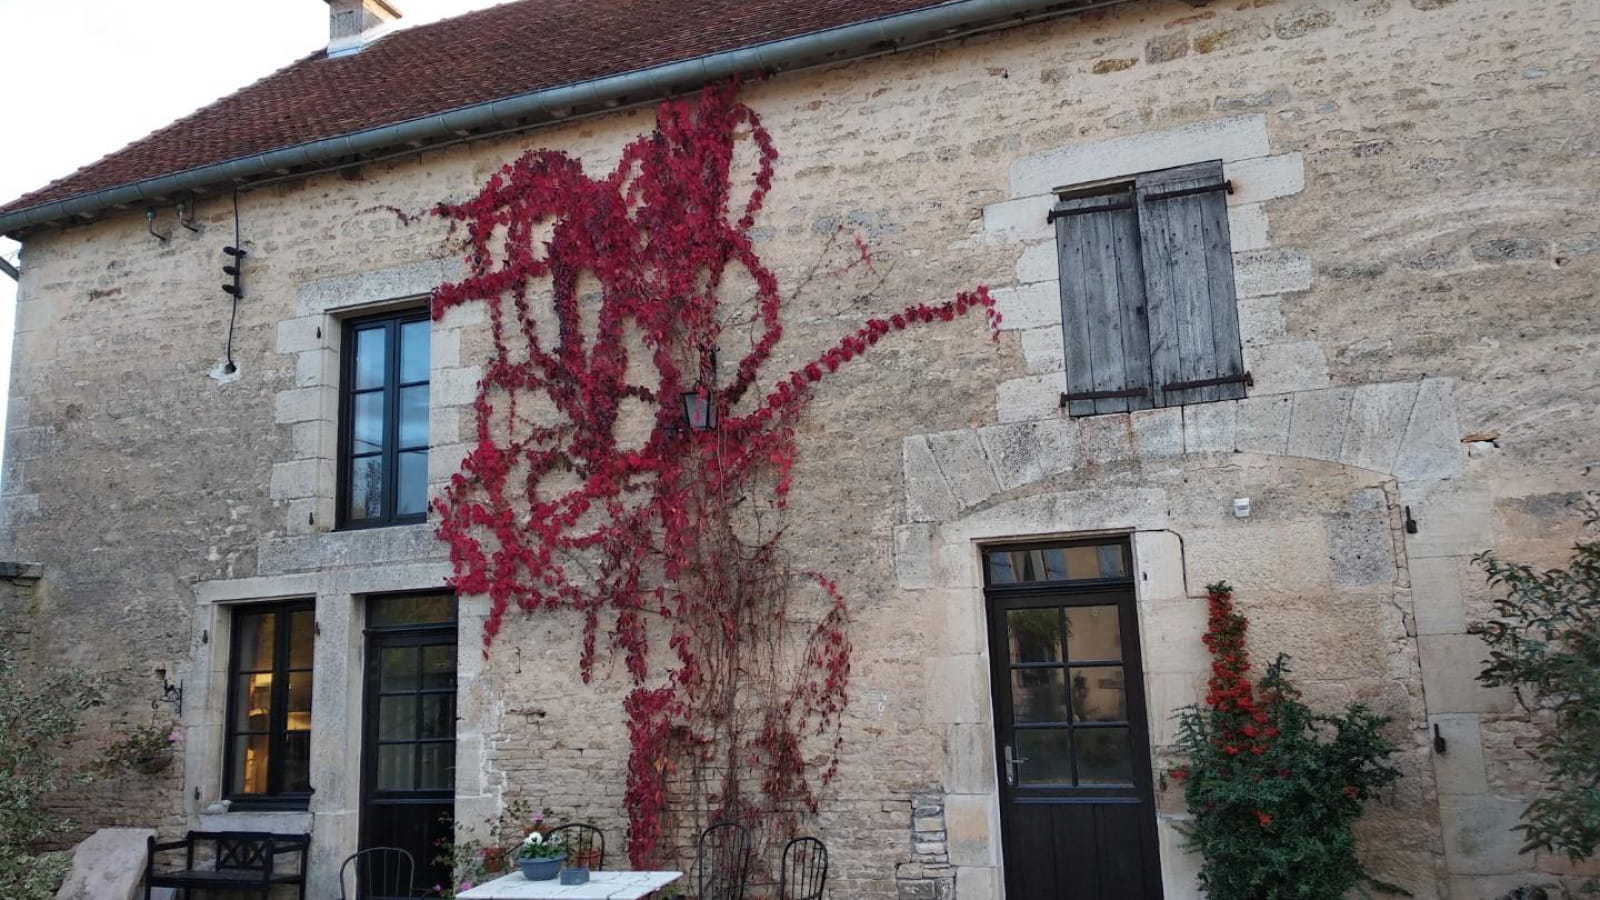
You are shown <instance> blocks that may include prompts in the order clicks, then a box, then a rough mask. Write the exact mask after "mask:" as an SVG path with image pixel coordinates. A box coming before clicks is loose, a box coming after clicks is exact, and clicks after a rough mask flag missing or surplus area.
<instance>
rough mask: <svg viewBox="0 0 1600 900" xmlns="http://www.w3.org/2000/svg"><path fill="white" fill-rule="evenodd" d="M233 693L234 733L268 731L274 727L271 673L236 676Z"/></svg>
mask: <svg viewBox="0 0 1600 900" xmlns="http://www.w3.org/2000/svg"><path fill="white" fill-rule="evenodd" d="M233 691H234V693H233V730H234V731H267V730H268V729H270V728H271V727H272V673H271V672H259V673H256V674H254V675H239V676H236V677H235V679H234V682H233Z"/></svg>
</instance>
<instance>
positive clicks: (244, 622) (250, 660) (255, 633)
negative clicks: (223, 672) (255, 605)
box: [233, 612, 278, 672]
mask: <svg viewBox="0 0 1600 900" xmlns="http://www.w3.org/2000/svg"><path fill="white" fill-rule="evenodd" d="M277 621H278V619H277V616H275V615H274V614H272V613H245V612H241V613H235V614H234V617H233V627H234V628H236V629H238V632H239V643H238V644H237V645H236V646H237V647H238V648H239V656H238V658H237V659H235V660H234V661H233V670H234V671H235V672H250V671H254V670H256V669H270V668H272V646H273V638H274V636H275V635H274V634H273V632H274V631H275V630H276V623H277Z"/></svg>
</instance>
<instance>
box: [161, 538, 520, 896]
mask: <svg viewBox="0 0 1600 900" xmlns="http://www.w3.org/2000/svg"><path fill="white" fill-rule="evenodd" d="M449 575H450V566H449V563H447V562H422V563H391V564H385V565H381V566H360V567H354V568H342V569H326V570H323V571H316V572H303V573H296V574H288V575H273V576H263V577H256V578H242V579H233V580H226V581H210V582H202V583H200V584H197V585H196V586H195V613H194V625H195V630H194V634H195V639H194V641H193V642H192V646H191V648H190V653H191V659H192V664H191V668H190V670H189V671H188V672H186V673H183V674H185V675H186V676H187V678H186V681H187V685H186V691H187V693H186V695H185V701H186V702H185V703H184V711H183V719H182V728H183V731H184V757H183V759H184V793H183V798H184V804H185V807H186V813H187V816H188V818H189V821H190V823H191V827H195V828H200V829H204V830H219V831H226V830H264V831H276V832H289V833H294V832H309V833H311V834H312V845H311V861H310V872H311V881H310V884H309V886H308V889H307V893H308V895H309V896H333V895H336V894H337V892H338V891H337V887H336V885H337V883H338V868H339V865H340V863H341V862H342V861H343V860H344V858H345V857H347V856H349V855H350V854H351V853H354V852H355V850H356V846H357V843H358V841H359V837H360V835H359V826H360V816H361V783H360V781H361V780H360V772H361V743H362V728H361V727H360V724H359V723H360V722H361V721H362V711H363V706H362V703H363V692H364V689H365V678H364V669H363V666H364V654H365V638H364V629H365V624H366V622H365V617H366V604H365V602H364V601H365V599H366V597H367V596H369V595H372V594H386V593H399V592H408V591H418V590H439V589H442V587H443V585H444V584H445V581H446V579H447V578H448V577H449ZM305 598H314V599H315V603H316V623H317V624H316V645H315V651H314V655H313V670H314V672H315V678H314V681H313V685H312V713H311V715H312V726H311V782H312V787H313V793H312V796H311V802H310V808H309V809H308V810H305V811H288V812H279V811H257V810H240V811H231V810H229V809H228V808H227V806H226V805H225V804H223V803H222V802H220V801H221V797H222V794H223V787H224V786H223V783H222V771H223V760H222V754H223V753H224V752H225V748H224V741H225V733H226V724H227V722H226V716H227V706H228V703H227V684H228V665H229V660H228V649H229V646H230V644H231V641H230V638H231V633H232V623H233V616H232V615H231V613H232V611H233V610H235V609H237V608H239V607H241V606H246V605H250V604H254V603H266V602H281V601H284V600H296V599H305ZM482 601H483V598H469V597H463V598H461V599H460V602H459V608H458V623H457V629H458V630H457V637H458V640H459V646H460V647H462V648H465V649H466V652H464V653H463V652H458V654H457V685H458V686H457V698H458V705H459V706H462V707H465V706H466V704H467V702H468V700H469V698H470V697H471V696H472V693H473V692H472V686H473V685H474V684H475V683H476V680H477V679H478V677H479V675H480V673H481V670H482V655H481V654H479V653H475V652H472V650H473V648H475V647H476V646H477V643H478V639H479V636H480V635H481V634H482V630H483V620H484V618H485V615H486V613H487V605H486V603H485V602H482ZM459 716H460V719H459V722H458V725H457V734H456V797H457V801H458V806H459V805H460V804H462V803H466V804H468V808H469V810H470V811H475V810H477V809H478V808H480V807H484V806H491V805H493V804H494V803H496V802H498V801H497V799H496V798H494V797H487V798H486V797H485V794H486V793H489V794H492V793H493V791H492V789H489V788H487V787H486V786H487V785H488V784H489V781H488V778H487V777H486V775H487V773H486V772H485V771H484V768H483V767H484V765H485V762H484V757H483V753H482V751H481V748H482V746H483V739H482V737H481V736H480V735H481V732H480V730H479V728H480V725H481V718H482V717H481V714H479V713H476V712H473V711H471V710H467V709H463V710H462V712H461V713H459ZM486 800H487V802H485V801H486Z"/></svg>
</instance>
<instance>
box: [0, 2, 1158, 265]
mask: <svg viewBox="0 0 1600 900" xmlns="http://www.w3.org/2000/svg"><path fill="white" fill-rule="evenodd" d="M1127 2H1129V0H1069V2H1061V0H1056V2H1041V0H952V2H949V3H941V4H939V5H938V6H930V7H927V8H924V9H918V10H913V11H911V12H906V13H900V14H898V15H892V16H884V17H882V18H878V19H870V20H867V21H864V22H856V23H853V24H850V25H842V26H840V27H838V28H830V29H827V30H825V31H817V32H811V33H809V34H802V35H797V36H795V37H791V38H784V39H783V40H778V41H769V42H767V43H764V44H756V45H753V46H749V47H741V48H739V49H736V50H727V51H723V52H720V53H711V54H707V55H704V56H697V57H694V58H692V59H686V60H679V61H677V62H671V63H665V64H663V65H659V66H652V67H650V68H648V69H639V70H636V71H633V72H624V73H621V74H618V75H610V76H607V77H605V78H597V79H594V80H591V81H584V82H578V83H576V84H567V85H561V86H558V87H552V88H544V89H541V90H537V91H530V92H528V93H525V94H517V95H514V96H511V97H504V98H501V99H499V100H491V101H488V102H486V103H478V104H475V105H473V106H465V107H462V108H460V109H454V110H450V111H449V112H443V113H437V114H434V115H430V116H423V117H421V118H417V119H410V120H408V121H405V122H396V123H394V124H391V125H383V126H379V127H377V128H368V129H365V130H362V131H355V132H351V133H349V134H343V135H338V136H336V137H331V138H324V139H322V140H317V141H310V142H308V143H304V144H298V145H296V146H293V147H282V148H279V149H276V150H268V151H266V152H263V153H258V154H255V155H253V156H247V157H241V158H239V159H233V160H228V161H226V162H221V163H214V164H212V165H207V166H201V167H199V168H195V169H189V170H187V171H183V172H176V173H173V174H170V175H160V176H157V177H155V178H147V179H145V180H143V181H136V182H133V183H131V184H125V185H120V186H118V187H114V188H106V189H104V190H100V191H95V192H93V193H89V194H83V195H80V196H77V197H70V198H68V199H65V200H55V201H51V202H49V203H44V204H41V205H39V206H32V207H28V208H26V209H20V210H16V211H13V212H11V213H8V214H6V215H0V235H5V234H10V233H12V232H14V231H16V230H18V229H24V228H31V227H36V226H41V225H49V224H55V223H59V222H61V221H62V220H64V219H68V218H70V217H72V216H79V215H88V214H91V213H95V212H99V211H100V210H103V209H106V208H108V207H112V206H137V205H142V204H148V203H151V202H159V201H160V200H162V199H164V198H167V197H171V196H172V195H174V194H177V193H180V192H183V191H194V190H203V189H205V188H208V187H214V186H216V185H218V184H226V183H229V182H233V183H240V182H248V181H250V180H252V179H257V178H260V177H262V176H264V175H273V174H281V173H282V172H284V171H288V172H294V171H296V170H301V169H307V168H316V167H318V166H322V167H335V168H336V167H340V166H344V165H360V164H362V163H365V162H368V160H365V159H352V157H360V156H362V155H363V154H373V153H378V152H381V151H384V150H389V149H393V148H398V147H406V146H408V145H411V144H413V143H415V144H418V145H423V144H429V143H431V142H436V141H437V140H438V139H440V138H447V139H448V138H451V137H452V136H458V135H460V134H462V133H463V132H465V133H467V138H466V139H471V138H472V137H477V136H479V135H474V134H472V132H476V131H479V130H484V129H496V128H498V129H504V130H522V129H528V128H533V127H535V126H536V125H538V124H543V123H542V122H530V121H528V120H530V119H536V118H544V119H546V120H559V119H560V118H563V117H565V116H566V115H568V114H569V113H571V112H573V111H576V110H580V109H590V108H593V107H601V108H605V107H606V106H607V104H619V103H627V104H633V103H638V102H640V101H642V100H645V99H647V98H655V97H662V96H668V95H672V94H679V93H685V92H688V91H693V90H697V89H699V88H700V87H703V86H704V85H706V84H709V83H711V82H715V81H719V80H721V79H724V78H730V77H732V76H734V75H739V74H745V73H750V72H764V71H778V70H784V69H793V68H800V67H804V66H808V65H817V64H821V63H827V62H838V61H842V60H844V59H849V58H858V57H861V56H866V55H873V54H876V53H881V52H886V51H890V50H893V49H896V48H899V47H901V45H903V44H905V43H907V42H910V43H930V42H932V41H936V40H948V39H950V38H953V37H957V36H960V35H963V34H968V33H971V32H973V31H976V30H983V29H986V28H994V27H1003V26H1007V25H1010V24H1015V23H1016V22H1019V21H1023V20H1027V19H1035V18H1044V17H1054V16H1062V15H1068V14H1072V13H1078V12H1083V11H1086V10H1090V9H1098V8H1100V7H1104V6H1113V5H1116V4H1119V3H1127ZM435 145H436V144H435ZM418 149H427V148H426V147H421V146H419V147H418Z"/></svg>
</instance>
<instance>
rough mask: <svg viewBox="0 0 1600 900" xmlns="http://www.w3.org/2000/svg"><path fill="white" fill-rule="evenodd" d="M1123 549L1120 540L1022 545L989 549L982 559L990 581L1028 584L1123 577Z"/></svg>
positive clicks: (1124, 565) (1125, 575)
mask: <svg viewBox="0 0 1600 900" xmlns="http://www.w3.org/2000/svg"><path fill="white" fill-rule="evenodd" d="M1123 553H1124V547H1123V545H1122V544H1121V543H1115V544H1097V545H1073V546H1067V547H1025V548H1021V549H1016V550H990V551H987V552H986V553H985V554H984V560H985V564H986V566H987V567H988V574H989V583H990V584H1027V583H1030V582H1038V581H1084V580H1088V579H1095V578H1126V577H1127V574H1128V572H1127V564H1126V560H1125V559H1124V556H1123Z"/></svg>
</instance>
